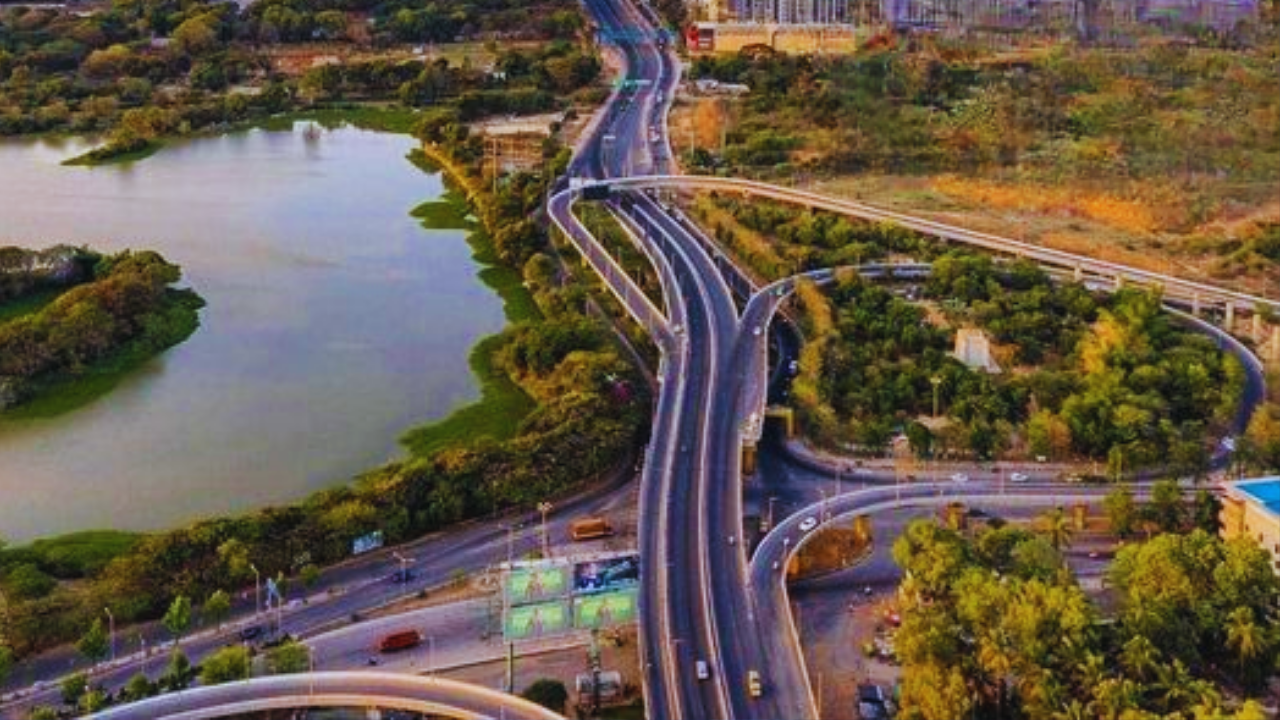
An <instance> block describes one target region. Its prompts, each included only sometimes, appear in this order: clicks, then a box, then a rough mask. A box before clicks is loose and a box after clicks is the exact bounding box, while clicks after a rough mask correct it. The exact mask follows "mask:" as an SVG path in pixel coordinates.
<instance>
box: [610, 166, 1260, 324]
mask: <svg viewBox="0 0 1280 720" xmlns="http://www.w3.org/2000/svg"><path fill="white" fill-rule="evenodd" d="M606 184H608V185H609V186H611V187H614V188H619V189H622V188H628V189H629V188H675V189H693V190H715V191H720V192H735V193H743V194H747V195H751V196H755V197H763V198H768V199H771V200H777V201H780V202H785V203H791V204H795V205H803V206H805V207H810V208H816V209H820V210H828V211H830V212H834V213H838V214H841V215H847V216H851V217H858V218H861V219H864V220H873V221H886V222H893V223H897V224H899V225H902V226H903V227H906V228H910V229H912V230H916V231H918V232H921V233H925V234H928V235H934V236H936V237H939V238H942V239H945V240H949V241H952V242H957V243H964V244H967V245H972V246H974V247H979V248H982V249H984V250H989V251H992V252H997V253H1003V254H1006V255H1014V256H1018V257H1025V258H1028V259H1031V260H1035V261H1037V262H1039V263H1042V264H1044V265H1049V266H1054V267H1060V268H1064V269H1067V270H1070V271H1071V272H1073V273H1076V274H1077V276H1078V277H1081V278H1083V276H1084V274H1086V273H1088V274H1092V275H1094V276H1096V277H1099V278H1106V279H1108V280H1111V281H1112V282H1114V283H1117V284H1125V283H1131V284H1137V285H1143V286H1147V287H1153V288H1154V287H1160V288H1162V289H1163V290H1164V293H1165V295H1166V297H1168V298H1170V299H1177V300H1180V301H1182V302H1184V303H1186V304H1188V305H1191V306H1192V307H1195V308H1197V309H1199V308H1201V307H1204V306H1215V305H1216V306H1220V307H1222V308H1223V310H1224V312H1229V313H1231V314H1233V315H1234V313H1236V312H1240V311H1244V312H1254V311H1255V309H1257V308H1267V309H1269V310H1273V311H1277V310H1280V300H1273V299H1269V298H1264V297H1261V296H1257V295H1250V294H1248V293H1242V292H1237V291H1234V290H1229V289H1226V288H1222V287H1218V286H1215V285H1210V284H1207V283H1202V282H1197V281H1194V280H1187V279H1184V278H1179V277H1175V276H1172V275H1166V274H1163V273H1156V272H1151V271H1148V270H1141V269H1138V268H1132V267H1128V266H1126V265H1121V264H1118V263H1112V262H1107V261H1104V260H1097V259H1095V258H1090V257H1087V256H1084V255H1076V254H1074V253H1068V252H1064V251H1062V250H1054V249H1052V248H1046V247H1042V246H1039V245H1035V244H1032V243H1028V242H1024V241H1021V240H1015V239H1013V238H1007V237H1001V236H999V235H992V234H990V233H983V232H977V231H975V230H967V229H965V228H961V227H957V226H954V225H947V224H945V223H940V222H935V221H933V220H928V219H925V218H920V217H916V216H913V215H907V214H904V213H899V212H895V211H892V210H885V209H882V208H877V207H873V206H870V205H866V204H864V203H859V202H853V201H850V200H844V199H842V198H834V197H830V196H827V195H822V194H819V193H814V192H809V191H807V190H799V189H796V188H790V187H786V186H782V185H772V184H769V183H763V182H758V181H755V180H744V179H739V178H721V177H711V176H705V175H649V176H634V177H627V178H620V179H616V180H610V181H608V182H607V183H606Z"/></svg>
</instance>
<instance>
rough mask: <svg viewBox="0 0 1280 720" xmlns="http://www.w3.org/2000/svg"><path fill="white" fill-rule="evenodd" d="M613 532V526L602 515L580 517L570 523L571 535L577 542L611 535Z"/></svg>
mask: <svg viewBox="0 0 1280 720" xmlns="http://www.w3.org/2000/svg"><path fill="white" fill-rule="evenodd" d="M612 534H613V527H612V526H611V525H609V521H608V520H606V519H604V518H602V517H587V518H579V519H578V520H574V521H573V522H572V523H571V524H570V525H569V537H570V538H572V539H573V540H574V541H575V542H576V541H579V540H594V539H596V538H602V537H609V536H610V535H612Z"/></svg>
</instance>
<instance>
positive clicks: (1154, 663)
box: [1120, 635, 1160, 682]
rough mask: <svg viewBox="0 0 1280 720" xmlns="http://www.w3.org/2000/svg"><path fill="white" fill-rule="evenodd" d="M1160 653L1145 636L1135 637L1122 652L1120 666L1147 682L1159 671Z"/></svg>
mask: <svg viewBox="0 0 1280 720" xmlns="http://www.w3.org/2000/svg"><path fill="white" fill-rule="evenodd" d="M1159 660H1160V651H1159V650H1158V649H1156V646H1155V645H1153V644H1152V643H1151V641H1150V640H1148V639H1147V638H1146V636H1145V635H1134V636H1133V637H1132V638H1129V642H1127V643H1125V644H1124V649H1123V650H1121V651H1120V664H1121V665H1123V666H1124V669H1125V670H1126V671H1128V673H1129V674H1130V675H1131V676H1133V677H1134V678H1136V679H1138V680H1142V681H1144V682H1145V681H1146V680H1147V679H1148V678H1150V677H1151V676H1152V674H1154V673H1155V672H1156V670H1158V669H1159V665H1160V663H1159Z"/></svg>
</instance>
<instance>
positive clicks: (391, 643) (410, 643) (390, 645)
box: [378, 630, 422, 652]
mask: <svg viewBox="0 0 1280 720" xmlns="http://www.w3.org/2000/svg"><path fill="white" fill-rule="evenodd" d="M421 644H422V634H421V633H419V632H418V631H417V630H401V631H399V632H393V633H391V634H390V635H384V636H382V639H381V640H379V641H378V652H395V651H396V650H408V649H409V648H412V647H417V646H419V645H421Z"/></svg>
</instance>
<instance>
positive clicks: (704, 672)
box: [693, 660, 711, 680]
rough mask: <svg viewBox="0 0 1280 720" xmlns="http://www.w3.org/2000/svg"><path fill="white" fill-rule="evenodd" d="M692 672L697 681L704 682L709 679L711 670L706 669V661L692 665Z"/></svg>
mask: <svg viewBox="0 0 1280 720" xmlns="http://www.w3.org/2000/svg"><path fill="white" fill-rule="evenodd" d="M693 670H694V672H695V673H696V674H697V675H698V679H699V680H706V679H707V678H709V677H711V670H710V669H709V668H708V667H707V661H706V660H699V661H697V662H695V663H694V664H693Z"/></svg>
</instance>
